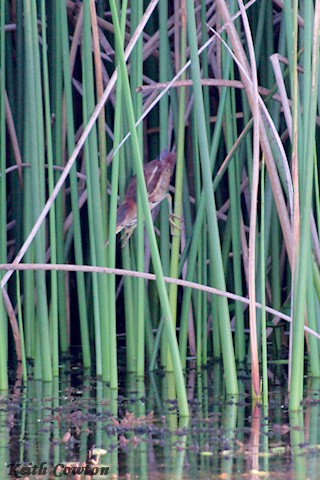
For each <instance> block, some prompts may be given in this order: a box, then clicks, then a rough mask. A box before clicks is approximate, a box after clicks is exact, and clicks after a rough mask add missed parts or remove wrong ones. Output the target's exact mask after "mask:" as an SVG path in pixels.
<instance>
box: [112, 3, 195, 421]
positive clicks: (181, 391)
mask: <svg viewBox="0 0 320 480" xmlns="http://www.w3.org/2000/svg"><path fill="white" fill-rule="evenodd" d="M110 6H111V11H112V19H113V24H114V29H115V39H116V42H117V44H118V47H119V51H120V47H121V32H120V26H119V20H118V14H117V9H116V5H115V0H111V1H110ZM119 68H120V70H121V74H122V79H123V87H124V94H125V98H124V100H125V103H126V107H127V116H128V123H129V128H130V132H131V140H132V149H133V161H134V166H135V171H136V175H137V183H138V189H139V190H138V191H139V193H140V198H141V203H142V209H143V213H144V217H145V221H146V227H147V233H148V238H149V243H150V250H151V257H152V261H153V266H154V270H155V273H156V277H157V285H158V290H159V296H160V302H161V305H162V309H163V313H164V315H165V317H166V321H165V325H166V330H167V335H168V342H169V345H170V350H171V355H172V360H173V364H174V371H175V379H176V383H177V394H178V404H179V409H180V415H181V416H188V415H189V409H188V402H187V396H186V388H185V382H184V378H183V372H182V368H181V362H180V357H179V349H178V343H177V339H176V335H175V331H174V328H173V323H172V317H171V311H170V304H169V300H168V295H167V290H166V286H165V283H164V279H163V272H162V267H161V260H160V255H159V251H158V247H157V242H156V237H155V232H154V227H153V222H152V217H151V213H150V210H149V204H148V195H147V189H146V184H145V180H144V174H143V167H142V159H141V156H140V149H139V141H138V136H137V132H136V129H135V118H134V112H133V107H132V99H131V95H130V85H129V79H128V72H127V69H126V64H125V60H124V56H123V52H121V55H120V56H119Z"/></svg>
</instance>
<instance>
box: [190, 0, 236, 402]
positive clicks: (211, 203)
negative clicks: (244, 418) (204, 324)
mask: <svg viewBox="0 0 320 480" xmlns="http://www.w3.org/2000/svg"><path fill="white" fill-rule="evenodd" d="M186 5H187V20H188V38H189V47H190V58H191V62H192V63H191V74H192V79H193V88H194V100H195V103H194V108H195V113H196V117H197V128H198V136H199V150H200V159H201V167H202V180H203V185H204V196H205V203H206V211H207V219H208V238H209V249H210V257H211V258H210V261H211V281H213V278H215V284H216V285H217V287H218V288H221V290H225V288H226V285H225V278H224V272H223V264H222V257H221V247H220V239H219V229H218V222H217V217H216V207H215V198H214V192H213V185H212V177H211V167H210V157H209V145H208V138H207V128H206V124H205V113H204V105H203V96H202V89H201V81H200V79H201V75H200V65H199V58H198V52H197V34H196V24H195V12H194V4H193V2H192V1H191V0H186ZM217 305H218V315H219V325H220V333H221V342H222V354H223V363H224V368H225V375H226V380H227V381H226V390H227V393H228V394H237V392H238V385H237V375H236V367H235V359H234V349H233V343H232V335H231V328H230V317H229V310H228V302H227V300H226V298H223V297H220V298H218V299H217Z"/></svg>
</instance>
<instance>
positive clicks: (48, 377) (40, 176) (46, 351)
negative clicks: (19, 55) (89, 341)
mask: <svg viewBox="0 0 320 480" xmlns="http://www.w3.org/2000/svg"><path fill="white" fill-rule="evenodd" d="M24 19H25V60H26V104H27V111H26V128H27V129H28V141H29V148H30V151H31V152H32V154H31V155H30V169H31V175H32V195H31V196H32V207H33V208H32V210H33V221H36V220H37V218H38V217H39V215H40V212H41V209H42V206H43V205H44V193H45V192H44V163H45V161H44V138H43V124H42V117H43V113H42V112H43V108H42V98H41V92H42V89H41V69H40V59H39V45H38V26H37V13H36V9H35V4H33V3H32V2H31V1H30V0H24ZM44 234H45V230H44V225H42V227H41V228H40V229H39V232H38V234H37V235H36V237H35V239H34V246H35V260H36V262H38V263H45V237H44ZM35 280H36V292H37V317H36V323H37V329H38V332H39V342H40V343H39V345H40V355H41V369H42V374H41V377H42V380H44V381H52V365H51V346H50V333H49V322H48V309H47V289H46V278H45V272H43V271H38V272H36V273H35Z"/></svg>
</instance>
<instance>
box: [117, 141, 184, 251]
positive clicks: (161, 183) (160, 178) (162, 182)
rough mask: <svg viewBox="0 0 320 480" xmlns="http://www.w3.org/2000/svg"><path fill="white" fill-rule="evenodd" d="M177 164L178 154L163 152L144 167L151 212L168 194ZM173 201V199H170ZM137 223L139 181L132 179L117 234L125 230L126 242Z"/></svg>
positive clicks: (119, 213) (121, 212)
mask: <svg viewBox="0 0 320 480" xmlns="http://www.w3.org/2000/svg"><path fill="white" fill-rule="evenodd" d="M175 163H176V154H175V153H168V152H167V151H166V150H164V151H163V152H162V154H161V155H160V158H157V159H155V160H152V161H151V162H148V163H146V164H145V165H144V167H143V172H144V178H145V180H146V186H147V193H148V200H149V206H150V210H152V209H153V208H154V207H155V206H156V205H158V204H159V203H160V202H161V201H162V200H163V199H164V198H165V197H167V196H168V195H169V194H168V188H169V185H170V181H171V177H172V174H173V171H174V167H175ZM170 200H171V198H170ZM136 223H137V179H136V176H134V177H132V179H131V180H130V183H129V185H128V188H127V190H126V193H125V196H124V201H123V203H122V204H121V205H120V206H119V208H118V210H117V226H116V234H117V233H119V232H120V231H121V230H123V229H125V234H126V236H127V238H126V241H127V240H128V239H129V237H130V236H131V234H132V232H133V230H134V228H135V226H136Z"/></svg>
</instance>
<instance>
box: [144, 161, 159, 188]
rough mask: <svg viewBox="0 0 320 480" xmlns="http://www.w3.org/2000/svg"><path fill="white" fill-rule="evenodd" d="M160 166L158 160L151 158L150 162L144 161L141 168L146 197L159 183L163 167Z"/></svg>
mask: <svg viewBox="0 0 320 480" xmlns="http://www.w3.org/2000/svg"><path fill="white" fill-rule="evenodd" d="M162 167H163V164H162V162H161V161H160V160H152V162H148V163H146V164H145V166H144V168H143V171H144V178H145V180H146V185H147V192H148V197H150V195H152V194H153V192H154V191H155V189H156V187H157V185H158V183H159V179H160V176H161V173H162V169H163V168H162Z"/></svg>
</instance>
